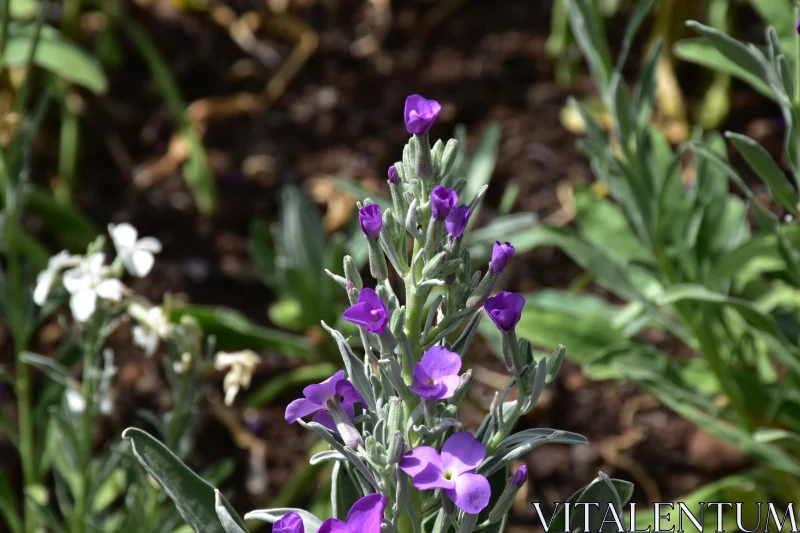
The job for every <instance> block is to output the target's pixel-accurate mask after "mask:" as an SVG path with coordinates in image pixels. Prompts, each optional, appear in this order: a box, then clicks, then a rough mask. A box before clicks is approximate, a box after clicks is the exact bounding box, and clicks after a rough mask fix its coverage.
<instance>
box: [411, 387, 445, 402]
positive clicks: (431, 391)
mask: <svg viewBox="0 0 800 533" xmlns="http://www.w3.org/2000/svg"><path fill="white" fill-rule="evenodd" d="M408 388H409V389H410V390H411V391H412V392H413V393H414V394H416V395H417V396H420V397H421V398H427V399H435V400H441V399H442V398H441V396H442V394H443V393H444V386H442V384H441V383H435V384H433V385H428V384H423V385H409V386H408Z"/></svg>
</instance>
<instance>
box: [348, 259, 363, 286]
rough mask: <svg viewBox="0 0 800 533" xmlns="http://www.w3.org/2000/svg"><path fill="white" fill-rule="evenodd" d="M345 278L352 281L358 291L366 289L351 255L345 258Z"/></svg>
mask: <svg viewBox="0 0 800 533" xmlns="http://www.w3.org/2000/svg"><path fill="white" fill-rule="evenodd" d="M344 277H345V279H347V280H348V281H351V282H352V283H353V285H354V286H355V288H356V289H358V290H361V289H362V288H363V287H364V283H363V282H362V281H361V274H360V273H359V272H358V267H357V266H356V262H355V261H354V260H353V258H352V257H350V256H349V255H346V256H344Z"/></svg>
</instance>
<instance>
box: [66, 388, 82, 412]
mask: <svg viewBox="0 0 800 533" xmlns="http://www.w3.org/2000/svg"><path fill="white" fill-rule="evenodd" d="M64 396H65V398H66V400H67V409H69V410H70V412H72V413H73V414H76V415H79V414H81V413H82V412H84V411H85V410H86V400H84V399H83V395H82V394H81V392H80V391H79V390H77V389H74V388H72V387H67V388H66V390H65V391H64Z"/></svg>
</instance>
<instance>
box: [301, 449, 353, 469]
mask: <svg viewBox="0 0 800 533" xmlns="http://www.w3.org/2000/svg"><path fill="white" fill-rule="evenodd" d="M344 460H345V456H344V455H342V454H341V453H339V452H337V451H336V450H326V451H324V452H319V453H315V454H314V455H312V456H311V459H309V460H308V462H309V463H311V464H312V465H316V464H319V463H324V462H327V461H344Z"/></svg>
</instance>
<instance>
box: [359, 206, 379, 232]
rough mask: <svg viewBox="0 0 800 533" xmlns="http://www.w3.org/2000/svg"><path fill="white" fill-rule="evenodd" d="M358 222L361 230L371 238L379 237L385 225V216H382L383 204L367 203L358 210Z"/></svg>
mask: <svg viewBox="0 0 800 533" xmlns="http://www.w3.org/2000/svg"><path fill="white" fill-rule="evenodd" d="M358 222H359V223H360V224H361V230H362V231H363V232H364V235H366V236H367V238H369V239H370V240H375V239H377V238H378V237H379V236H380V234H381V228H382V227H383V217H381V206H380V205H378V204H369V205H365V206H364V207H362V208H361V209H359V210H358Z"/></svg>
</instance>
